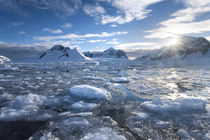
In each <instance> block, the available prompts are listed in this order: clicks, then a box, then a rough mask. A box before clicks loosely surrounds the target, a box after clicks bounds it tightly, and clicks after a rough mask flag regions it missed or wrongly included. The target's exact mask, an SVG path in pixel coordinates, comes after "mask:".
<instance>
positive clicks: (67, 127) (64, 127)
mask: <svg viewBox="0 0 210 140" xmlns="http://www.w3.org/2000/svg"><path fill="white" fill-rule="evenodd" d="M88 126H89V122H88V120H87V119H85V118H84V117H70V118H68V119H66V120H64V121H63V122H61V123H60V124H59V128H58V129H59V131H60V133H61V135H63V136H65V135H66V136H68V135H69V134H70V135H71V133H72V132H77V131H81V130H82V129H84V128H86V127H88Z"/></svg>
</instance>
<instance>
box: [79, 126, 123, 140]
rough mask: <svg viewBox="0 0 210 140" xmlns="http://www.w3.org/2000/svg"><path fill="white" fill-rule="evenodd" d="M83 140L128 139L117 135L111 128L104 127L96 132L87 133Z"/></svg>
mask: <svg viewBox="0 0 210 140" xmlns="http://www.w3.org/2000/svg"><path fill="white" fill-rule="evenodd" d="M81 140H126V138H125V137H124V136H121V135H119V134H117V133H116V132H114V131H113V130H112V129H111V128H108V127H104V128H100V129H98V130H97V131H96V132H92V133H87V134H86V135H85V136H84V137H83V138H82V139H81Z"/></svg>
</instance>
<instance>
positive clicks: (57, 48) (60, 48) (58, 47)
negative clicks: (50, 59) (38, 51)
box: [50, 45, 67, 51]
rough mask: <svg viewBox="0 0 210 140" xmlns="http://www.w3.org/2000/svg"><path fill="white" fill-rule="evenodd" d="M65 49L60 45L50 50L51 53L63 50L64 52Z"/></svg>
mask: <svg viewBox="0 0 210 140" xmlns="http://www.w3.org/2000/svg"><path fill="white" fill-rule="evenodd" d="M66 49H67V48H66V47H64V46H62V45H55V46H53V47H52V48H51V49H50V50H51V51H55V50H56V51H64V50H66Z"/></svg>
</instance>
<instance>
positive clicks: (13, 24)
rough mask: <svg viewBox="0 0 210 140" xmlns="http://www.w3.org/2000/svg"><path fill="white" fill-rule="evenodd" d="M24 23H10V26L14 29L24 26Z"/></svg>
mask: <svg viewBox="0 0 210 140" xmlns="http://www.w3.org/2000/svg"><path fill="white" fill-rule="evenodd" d="M23 24H24V22H10V23H9V25H10V26H13V27H19V26H22V25H23Z"/></svg>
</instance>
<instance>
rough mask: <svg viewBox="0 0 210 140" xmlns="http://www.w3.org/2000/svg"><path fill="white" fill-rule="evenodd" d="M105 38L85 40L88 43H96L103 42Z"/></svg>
mask: <svg viewBox="0 0 210 140" xmlns="http://www.w3.org/2000/svg"><path fill="white" fill-rule="evenodd" d="M105 41H106V40H99V39H98V40H89V41H87V42H89V43H97V42H105Z"/></svg>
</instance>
